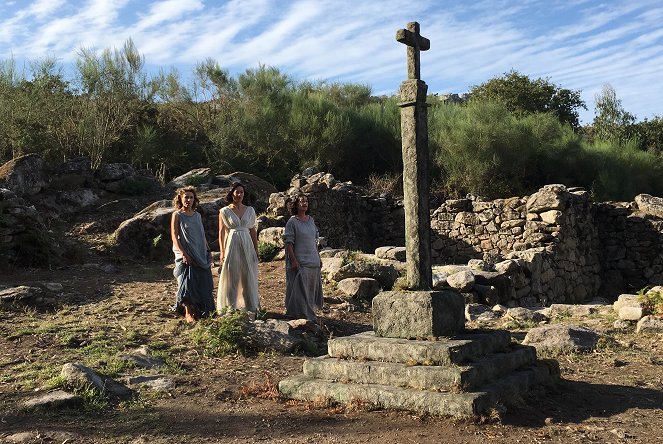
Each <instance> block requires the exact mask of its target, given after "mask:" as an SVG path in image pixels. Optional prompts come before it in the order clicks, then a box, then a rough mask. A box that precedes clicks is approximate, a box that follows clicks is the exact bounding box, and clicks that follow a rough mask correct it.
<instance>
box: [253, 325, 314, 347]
mask: <svg viewBox="0 0 663 444" xmlns="http://www.w3.org/2000/svg"><path fill="white" fill-rule="evenodd" d="M247 336H248V337H249V338H250V340H251V345H252V347H254V348H255V349H256V350H272V351H275V352H277V353H292V352H293V351H294V350H295V349H296V348H297V347H298V346H300V345H301V344H303V343H304V338H303V337H302V334H301V332H300V331H298V330H296V329H294V328H292V327H291V326H290V324H288V322H287V321H281V320H278V319H269V320H267V321H254V322H251V323H249V325H248V330H247Z"/></svg>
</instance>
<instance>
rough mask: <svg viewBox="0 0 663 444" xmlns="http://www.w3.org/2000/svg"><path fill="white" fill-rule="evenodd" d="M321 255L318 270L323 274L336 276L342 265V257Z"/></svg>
mask: <svg viewBox="0 0 663 444" xmlns="http://www.w3.org/2000/svg"><path fill="white" fill-rule="evenodd" d="M320 256H321V259H322V268H321V269H320V272H321V273H322V274H323V275H324V274H326V275H327V276H329V277H330V278H331V276H336V275H337V273H339V270H340V269H341V267H342V266H343V265H344V260H343V258H342V257H325V256H322V255H320Z"/></svg>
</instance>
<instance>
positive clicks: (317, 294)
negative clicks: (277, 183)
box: [284, 194, 322, 322]
mask: <svg viewBox="0 0 663 444" xmlns="http://www.w3.org/2000/svg"><path fill="white" fill-rule="evenodd" d="M291 213H292V216H291V217H290V219H289V220H288V222H287V223H286V224H285V236H284V237H285V251H286V256H285V314H286V315H287V316H291V317H293V318H297V319H308V320H310V321H314V322H316V321H317V319H318V318H317V316H316V314H315V311H316V309H320V308H322V278H321V275H320V268H321V267H322V261H321V259H320V254H319V253H318V245H317V244H318V229H317V227H316V226H315V222H314V221H313V218H312V217H311V216H310V215H309V214H308V213H309V211H308V197H306V196H305V195H303V194H301V195H299V196H297V198H295V200H294V202H293V203H292V208H291Z"/></svg>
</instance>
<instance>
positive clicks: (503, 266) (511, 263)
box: [495, 259, 520, 274]
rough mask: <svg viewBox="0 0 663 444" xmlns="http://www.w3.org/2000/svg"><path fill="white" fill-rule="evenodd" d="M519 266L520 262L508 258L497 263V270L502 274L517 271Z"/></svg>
mask: <svg viewBox="0 0 663 444" xmlns="http://www.w3.org/2000/svg"><path fill="white" fill-rule="evenodd" d="M519 268H520V267H519V266H518V262H517V261H515V260H512V259H507V260H505V261H502V262H498V263H496V264H495V271H496V272H498V273H500V274H511V273H515V272H516V271H517V270H518V269H519Z"/></svg>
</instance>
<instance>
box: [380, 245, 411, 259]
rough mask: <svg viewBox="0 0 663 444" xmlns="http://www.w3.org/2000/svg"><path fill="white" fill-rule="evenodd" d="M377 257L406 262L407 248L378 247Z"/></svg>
mask: <svg viewBox="0 0 663 444" xmlns="http://www.w3.org/2000/svg"><path fill="white" fill-rule="evenodd" d="M375 256H376V257H378V258H380V259H390V260H394V261H400V262H405V247H378V248H376V249H375Z"/></svg>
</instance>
